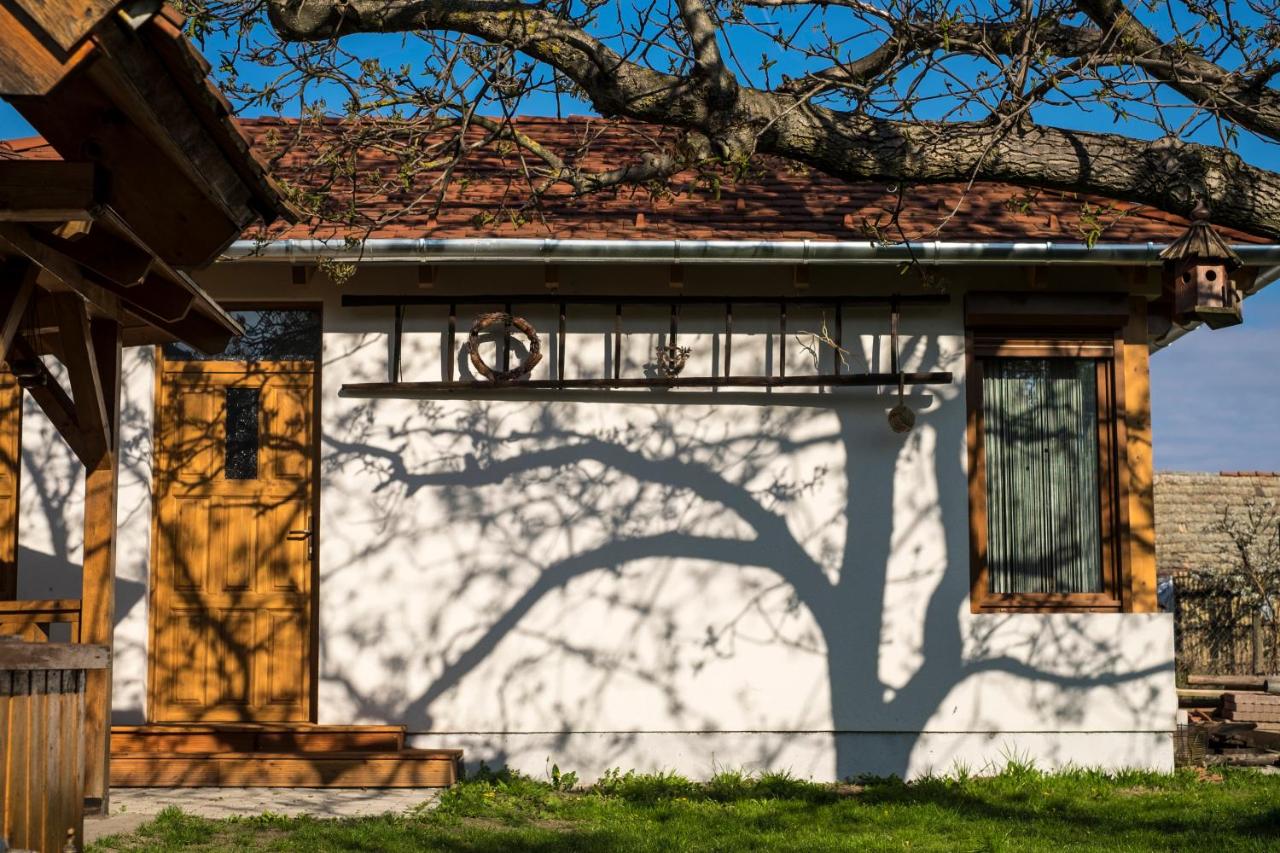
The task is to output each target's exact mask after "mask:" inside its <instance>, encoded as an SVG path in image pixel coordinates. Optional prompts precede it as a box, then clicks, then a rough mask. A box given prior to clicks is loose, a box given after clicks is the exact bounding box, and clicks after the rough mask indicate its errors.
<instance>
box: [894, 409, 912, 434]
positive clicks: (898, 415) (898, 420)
mask: <svg viewBox="0 0 1280 853" xmlns="http://www.w3.org/2000/svg"><path fill="white" fill-rule="evenodd" d="M915 425H916V413H915V412H913V411H911V407H910V406H908V405H907V404H906V403H899V404H898V405H896V406H894V407H893V408H892V409H890V410H889V429H891V430H893V431H894V432H898V433H902V432H911V428H912V427H914V426H915Z"/></svg>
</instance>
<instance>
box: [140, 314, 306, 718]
mask: <svg viewBox="0 0 1280 853" xmlns="http://www.w3.org/2000/svg"><path fill="white" fill-rule="evenodd" d="M219 305H220V306H221V307H222V308H224V309H226V310H227V311H253V310H260V309H269V308H276V309H281V310H290V309H296V310H310V311H316V312H318V313H319V314H320V345H321V349H320V355H319V356H318V357H317V358H316V360H315V362H314V365H313V368H312V373H311V375H312V385H311V388H312V391H311V440H312V448H313V450H312V453H311V484H312V488H311V501H310V503H311V506H310V512H311V561H310V562H311V565H310V578H309V581H310V588H311V594H310V596H309V599H310V600H309V602H308V606H309V607H310V608H311V614H310V617H311V618H310V619H309V620H308V622H309V631H310V637H308V639H307V644H308V645H307V653H308V661H307V665H308V667H309V669H310V672H309V675H310V678H309V681H310V688H309V690H308V696H307V719H308V721H309V722H310V723H315V722H317V721H318V719H319V710H320V708H319V706H320V453H321V444H320V442H321V437H322V430H321V427H320V399H321V397H323V396H324V389H323V377H324V303H323V302H318V301H305V302H287V301H280V300H274V301H273V300H263V301H258V302H242V301H230V302H226V303H219ZM152 352H153V355H152V359H153V362H154V364H153V372H154V378H155V381H154V383H153V387H152V403H151V412H152V419H151V542H150V544H149V546H148V549H147V554H148V556H147V559H148V564H147V674H146V704H145V706H144V709H143V719H144V720H145V721H146V722H147V723H152V722H154V721H155V718H156V709H155V706H156V696H155V689H156V677H155V666H156V655H155V650H156V628H157V624H156V613H157V609H156V583H155V580H156V566H157V565H158V561H159V541H160V537H159V526H160V498H161V495H160V488H159V487H160V481H159V477H157V475H156V472H157V471H159V470H160V415H161V411H160V403H161V396H162V395H161V389H162V384H163V382H164V372H165V364H166V361H165V358H164V347H163V346H156V347H154V348H153V350H152ZM246 364H252V362H246ZM208 725H217V724H216V723H209V724H208Z"/></svg>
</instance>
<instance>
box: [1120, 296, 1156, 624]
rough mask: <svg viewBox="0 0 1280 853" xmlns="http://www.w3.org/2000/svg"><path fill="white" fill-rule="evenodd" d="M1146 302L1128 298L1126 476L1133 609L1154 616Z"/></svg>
mask: <svg viewBox="0 0 1280 853" xmlns="http://www.w3.org/2000/svg"><path fill="white" fill-rule="evenodd" d="M1149 355H1150V346H1149V344H1148V340H1147V300H1146V299H1145V298H1144V297H1142V296H1135V297H1131V298H1130V303H1129V322H1128V324H1127V325H1126V326H1125V330H1124V358H1123V362H1122V365H1123V369H1124V397H1125V399H1124V412H1125V443H1126V447H1125V458H1126V461H1127V464H1126V465H1125V468H1124V469H1123V470H1122V471H1121V472H1120V476H1122V477H1127V478H1128V483H1127V485H1128V492H1127V501H1128V506H1127V507H1126V510H1127V511H1128V522H1129V525H1128V526H1129V530H1128V536H1127V537H1126V538H1127V540H1128V541H1127V542H1126V545H1125V547H1126V548H1127V549H1128V552H1129V553H1128V559H1129V589H1128V590H1126V592H1127V597H1128V599H1129V609H1130V610H1132V611H1133V612H1135V613H1154V612H1155V611H1156V610H1157V609H1158V605H1157V604H1156V520H1155V480H1154V477H1153V476H1152V470H1151V468H1152V465H1151V376H1150V367H1149V361H1148V358H1149Z"/></svg>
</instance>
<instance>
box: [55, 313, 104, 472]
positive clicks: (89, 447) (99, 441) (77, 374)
mask: <svg viewBox="0 0 1280 853" xmlns="http://www.w3.org/2000/svg"><path fill="white" fill-rule="evenodd" d="M54 308H55V310H56V311H57V315H58V330H59V336H60V337H61V339H62V363H63V364H64V365H65V366H66V368H67V380H68V382H69V383H70V385H71V397H72V400H73V401H74V403H75V407H76V422H77V423H78V424H79V426H80V435H81V439H82V440H83V441H84V444H85V450H86V452H87V453H88V454H89V456H90V460H89V461H86V463H85V465H86V467H89V468H93V467H96V463H97V460H98V458H99V457H101V456H102V455H103V454H104V453H106V452H107V449H108V448H109V447H110V446H111V426H110V420H109V418H108V411H109V410H108V408H107V405H108V401H107V398H106V391H105V389H104V388H103V377H102V376H100V375H99V373H98V358H97V357H96V355H95V353H94V351H93V346H94V344H93V339H92V336H91V334H90V322H89V310H88V305H86V304H85V301H84V300H83V299H81V298H80V296H79V295H78V294H75V293H59V294H55V296H54Z"/></svg>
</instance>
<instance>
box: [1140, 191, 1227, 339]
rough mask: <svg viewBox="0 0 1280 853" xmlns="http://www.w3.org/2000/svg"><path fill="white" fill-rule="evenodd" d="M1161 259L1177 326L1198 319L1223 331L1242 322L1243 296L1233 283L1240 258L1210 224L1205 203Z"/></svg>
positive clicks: (1198, 206)
mask: <svg viewBox="0 0 1280 853" xmlns="http://www.w3.org/2000/svg"><path fill="white" fill-rule="evenodd" d="M1160 257H1161V258H1163V259H1164V283H1165V292H1166V295H1167V297H1168V298H1169V301H1170V304H1171V305H1172V307H1173V311H1172V313H1173V321H1174V322H1175V323H1178V324H1181V325H1186V324H1188V323H1191V322H1193V321H1196V320H1199V321H1201V322H1203V323H1204V324H1205V325H1207V326H1208V327H1209V328H1211V329H1221V328H1224V327H1226V326H1235V325H1237V324H1239V323H1240V322H1242V320H1243V316H1242V312H1241V307H1242V306H1241V296H1240V293H1239V291H1238V290H1237V289H1236V287H1235V285H1233V284H1232V282H1231V273H1232V272H1234V271H1235V270H1237V269H1239V267H1240V263H1241V262H1240V258H1239V256H1238V255H1236V253H1235V252H1234V251H1232V249H1231V246H1229V245H1228V244H1227V242H1226V241H1225V240H1223V239H1222V236H1221V235H1220V234H1218V232H1217V231H1216V230H1215V229H1214V227H1213V226H1212V225H1211V224H1210V223H1209V209H1208V208H1207V207H1206V206H1205V205H1204V203H1203V202H1201V203H1200V204H1198V205H1196V209H1195V210H1194V211H1192V213H1191V225H1189V226H1188V227H1187V230H1186V233H1184V234H1183V235H1182V236H1181V237H1179V238H1178V239H1177V240H1175V241H1174V242H1173V243H1170V244H1169V246H1168V247H1167V248H1166V249H1165V250H1164V251H1162V252H1161V253H1160Z"/></svg>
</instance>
